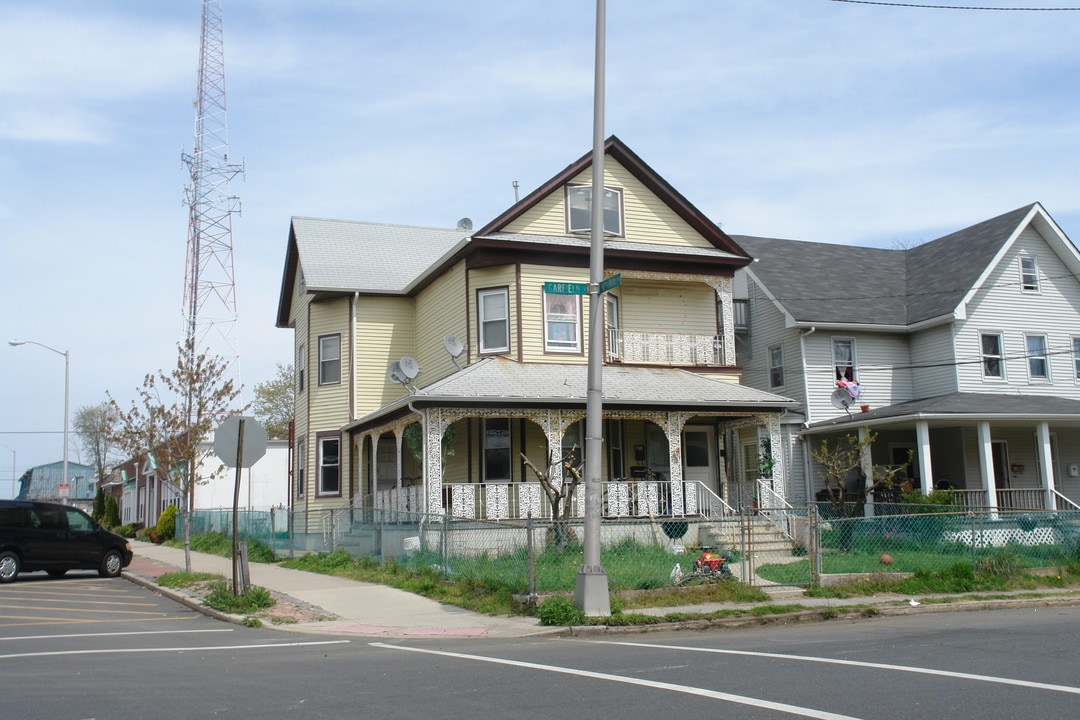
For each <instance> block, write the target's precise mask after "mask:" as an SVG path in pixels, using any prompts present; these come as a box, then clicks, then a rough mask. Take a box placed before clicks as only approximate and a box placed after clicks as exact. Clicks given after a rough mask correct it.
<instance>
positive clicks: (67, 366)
mask: <svg viewBox="0 0 1080 720" xmlns="http://www.w3.org/2000/svg"><path fill="white" fill-rule="evenodd" d="M8 344H9V345H11V346H12V347H18V346H19V345H37V346H38V347H43V348H45V349H46V350H51V351H53V352H54V353H56V354H57V355H63V356H64V469H63V470H62V471H61V472H62V473H63V477H62V478H61V482H63V483H66V482H67V481H68V417H69V416H70V412H69V411H68V406H69V405H70V402H71V353H69V352H68V351H67V350H57V349H56V348H54V347H53V346H51V345H46V344H45V343H39V342H37V341H36V340H11V341H9V342H8ZM69 487H70V486H69ZM69 495H70V491H69ZM69 499H70V497H69Z"/></svg>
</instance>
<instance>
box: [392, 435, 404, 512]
mask: <svg viewBox="0 0 1080 720" xmlns="http://www.w3.org/2000/svg"><path fill="white" fill-rule="evenodd" d="M404 436H405V428H404V427H401V426H400V425H399V426H397V427H395V428H394V466H395V467H396V468H397V469H396V470H395V472H394V474H395V475H396V476H397V482H395V484H394V487H395V488H396V490H395V492H394V509H395V510H402V509H404V505H405V504H404V503H403V502H401V471H402V466H401V445H402V443H401V440H402V438H403V437H404Z"/></svg>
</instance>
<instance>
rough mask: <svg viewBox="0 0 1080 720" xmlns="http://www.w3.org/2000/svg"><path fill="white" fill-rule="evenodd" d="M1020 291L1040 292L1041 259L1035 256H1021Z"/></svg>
mask: <svg viewBox="0 0 1080 720" xmlns="http://www.w3.org/2000/svg"><path fill="white" fill-rule="evenodd" d="M1020 289H1021V290H1023V291H1025V292H1039V258H1037V257H1035V256H1034V255H1021V256H1020Z"/></svg>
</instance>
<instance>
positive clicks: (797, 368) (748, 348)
mask: <svg viewBox="0 0 1080 720" xmlns="http://www.w3.org/2000/svg"><path fill="white" fill-rule="evenodd" d="M747 290H748V294H749V298H748V299H747V301H748V303H749V308H748V312H749V314H750V330H749V333H747V334H746V335H739V336H737V337H738V338H741V339H736V342H735V350H736V362H737V363H738V364H739V365H740V366H741V367H742V369H743V384H744V385H749V386H750V387H754V388H757V389H759V390H767V391H769V392H775V393H777V394H778V395H783V396H784V397H789V398H792V399H793V400H798V401H800V402H803V401H804V400H805V397H806V384H805V382H804V378H803V372H802V347H801V343H800V341H799V336H800V333H801V331H800V330H798V329H796V328H789V327H785V317H784V314H783V313H782V312H780V310H779V309H777V307H776V305H775V304H774V303H773V302H772V301H771V300H770V299H769V298H768V297H766V296H765V295H764V294H763V293H762V292H761V290H760V288H759V286H758V285H757V284H756V283H750V285H749V286H748V288H747ZM775 345H779V346H780V347H781V348H783V352H784V384H783V386H781V387H777V388H773V387H770V385H769V382H770V381H769V348H771V347H773V346H775Z"/></svg>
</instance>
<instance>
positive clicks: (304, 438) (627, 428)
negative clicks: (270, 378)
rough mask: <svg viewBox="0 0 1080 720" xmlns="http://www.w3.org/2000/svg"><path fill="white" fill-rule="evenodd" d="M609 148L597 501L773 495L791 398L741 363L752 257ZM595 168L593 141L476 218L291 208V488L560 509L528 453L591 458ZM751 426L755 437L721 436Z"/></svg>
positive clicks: (511, 513) (766, 498) (642, 511)
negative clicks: (746, 270) (337, 214)
mask: <svg viewBox="0 0 1080 720" xmlns="http://www.w3.org/2000/svg"><path fill="white" fill-rule="evenodd" d="M605 151H606V159H605V166H604V167H605V172H604V186H605V187H604V197H603V203H604V218H605V232H606V240H605V247H604V267H605V272H606V277H607V281H606V282H605V283H604V287H605V288H607V291H606V292H605V293H603V295H602V297H603V302H604V308H603V311H604V319H605V326H606V333H605V337H604V343H605V346H604V366H603V380H602V385H603V414H604V437H603V448H604V457H603V479H604V486H605V489H604V495H603V496H604V509H603V511H602V512H603V514H604V515H605V516H607V517H619V518H633V517H645V516H651V517H656V516H665V515H670V516H706V517H709V516H715V515H718V514H725V513H728V512H730V511H731V510H732V506H733V505H735V504H741V505H747V504H749V503H751V502H754V501H756V502H760V503H761V504H762V505H764V506H768V507H777V506H779V505H781V504H783V503H784V498H785V495H786V486H785V483H786V480H785V478H786V477H787V468H788V466H789V464H790V462H791V459H790V458H788V457H785V456H784V454H783V453H782V452H777V453H772V452H771V449H772V448H778V449H779V448H781V447H782V445H781V442H780V436H781V435H780V427H781V423H782V422H783V421H784V413H785V411H786V409H787V408H790V407H792V406H793V405H794V403H793V402H792V401H790V400H788V399H787V398H784V397H781V396H778V395H775V394H772V393H769V392H764V391H761V390H755V389H752V388H749V387H746V386H744V385H742V384H741V383H740V369H739V367H737V365H736V360H735V358H736V354H735V344H736V341H737V336H738V333H739V332H740V326H739V319H740V317H741V316H742V313H741V312H740V310H741V309H742V308H741V307H736V305H735V303H734V302H733V299H732V277H733V274H734V273H735V271H736V270H738V269H739V268H742V267H744V266H746V265H747V264H749V263H750V262H751V258H750V257H749V256H748V255H747V253H746V252H744V251H743V249H742V248H740V247H739V246H738V245H737V244H736V243H735V242H734V241H733V240H732V239H731V238H730V237H729V236H728V235H726V234H725V233H724V232H723V231H722V230H721V229H720V228H719V227H718V226H717V225H716V224H715V223H713V222H711V221H710V220H709V219H708V218H706V217H705V215H704V214H702V213H701V212H700V211H699V210H697V209H696V208H695V207H694V206H693V205H691V204H690V203H689V202H688V201H687V200H686V199H685V198H684V197H683V196H682V195H681V194H679V193H678V192H677V191H676V190H675V189H674V188H673V187H671V186H670V185H669V184H668V183H667V182H666V181H665V180H664V179H663V178H661V177H660V176H659V175H657V174H656V173H655V172H654V171H653V170H652V169H651V168H650V167H649V166H648V165H646V164H645V163H644V162H643V161H642V160H641V159H640V158H639V157H638V156H637V155H636V154H634V153H633V152H632V151H631V150H630V149H629V148H628V147H626V146H625V145H624V144H623V143H622V142H621V141H620V140H618V139H617V138H615V137H612V138H609V139H608V141H607V142H606V145H605ZM590 176H591V156H590V155H588V154H587V155H585V156H583V157H582V158H581V159H579V160H577V161H576V162H574V163H573V164H571V165H570V166H569V167H567V168H566V169H565V170H564V171H562V172H560V173H559V174H558V175H556V176H555V177H553V178H551V179H550V180H549V181H548V182H547V183H545V184H544V185H543V186H541V187H539V188H537V189H536V190H535V191H533V192H532V193H531V194H529V195H528V196H527V197H525V198H523V199H521V200H520V201H519V202H517V203H515V204H514V205H513V206H512V207H510V208H509V209H508V210H506V212H504V213H503V214H502V215H500V216H499V217H497V218H494V219H493V220H491V221H490V222H487V223H486V224H485V225H483V226H482V227H479V228H475V229H474V226H473V223H472V222H470V221H468V220H462V221H460V222H459V223H458V226H457V227H455V228H448V229H439V228H424V227H408V226H399V225H385V224H375V223H365V222H354V221H343V220H325V219H314V218H306V217H294V218H293V219H292V223H291V227H290V231H289V243H288V251H287V255H286V259H285V269H284V275H283V278H282V285H281V294H280V303H279V306H278V316H277V325H278V327H281V328H290V329H292V330H293V332H294V336H295V353H296V354H295V358H294V361H295V367H296V371H297V372H296V407H295V410H296V413H295V429H294V433H293V448H294V451H293V460H292V469H291V478H292V483H291V485H292V489H291V493H290V494H291V496H292V500H293V507H294V509H296V510H308V511H312V510H315V511H318V510H330V509H337V508H343V507H352V508H361V507H362V508H386V509H393V510H407V511H416V512H421V513H431V514H438V515H450V516H454V517H459V518H477V519H486V520H496V521H502V520H513V519H516V518H522V517H526V516H528V515H531V516H532V517H534V518H545V517H550V516H551V506H550V503H549V502H548V497H547V495H546V494H545V493H544V492H543V491H542V488H541V485H540V483H539V482H538V481H537V478H536V476H535V473H534V472H533V471H532V469H530V468H529V466H528V464H527V462H526V459H527V460H528V463H531V464H532V465H534V466H536V467H537V468H539V469H541V470H544V471H546V472H548V474H549V476H550V478H551V481H552V483H553V484H554V485H555V486H559V485H560V484H561V483H562V482H563V477H562V472H563V471H562V468H563V465H562V463H561V462H556V461H555V459H558V458H563V457H565V456H567V455H570V454H573V455H574V456H575V459H576V460H577V461H580V460H581V459H582V458H581V457H580V453H581V448H582V447H583V446H584V444H585V443H584V418H585V408H586V397H585V396H586V384H587V378H586V375H587V350H588V347H587V345H588V341H589V338H588V333H587V332H586V325H587V323H586V320H585V319H586V318H587V317H589V308H588V304H589V297H588V295H583V294H578V292H580V291H581V290H582V289H583V287H584V286H587V283H588V281H589V267H588V265H589V244H590V243H589V229H590V211H591V202H592V198H591V185H590V180H591V177H590ZM747 438H752V440H750V442H751V443H752V444H753V446H754V447H755V448H760V449H761V452H759V453H757V454H754V453H751V454H745V453H742V454H740V453H736V452H734V451H729V448H741V447H744V446H745V445H746V444H747ZM740 455H745V456H740ZM744 466H745V467H744ZM733 498H738V501H737V502H736V501H735V500H733ZM568 512H569V513H570V517H574V516H578V517H580V516H581V514H582V508H581V507H580V505H579V498H573V499H572V500H571V504H570V507H569V508H568Z"/></svg>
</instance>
